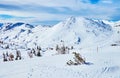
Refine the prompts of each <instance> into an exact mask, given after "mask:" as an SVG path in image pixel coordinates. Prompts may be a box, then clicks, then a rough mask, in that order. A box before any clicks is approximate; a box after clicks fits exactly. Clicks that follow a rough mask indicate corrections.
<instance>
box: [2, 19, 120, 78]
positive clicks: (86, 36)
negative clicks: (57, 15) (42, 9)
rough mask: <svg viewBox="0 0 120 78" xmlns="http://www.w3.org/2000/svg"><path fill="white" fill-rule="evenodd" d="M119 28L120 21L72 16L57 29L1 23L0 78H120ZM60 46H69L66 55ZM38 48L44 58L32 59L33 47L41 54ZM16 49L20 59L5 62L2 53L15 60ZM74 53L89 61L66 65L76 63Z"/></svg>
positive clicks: (55, 26) (55, 27)
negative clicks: (39, 48) (10, 55)
mask: <svg viewBox="0 0 120 78" xmlns="http://www.w3.org/2000/svg"><path fill="white" fill-rule="evenodd" d="M119 26H120V23H119V22H115V23H114V22H112V23H111V22H109V21H101V20H92V19H89V18H83V17H70V18H68V19H66V20H64V21H62V22H60V23H58V24H56V25H54V26H41V25H38V26H33V25H30V24H26V23H21V22H17V23H0V78H56V77H57V78H120V74H119V73H120V62H118V59H120V57H119V56H120V52H119V50H120V30H119V28H120V27H119ZM61 43H62V44H63V43H64V45H65V48H66V47H68V48H67V49H69V50H67V54H58V51H57V50H56V45H57V44H58V45H59V44H61ZM37 45H38V46H40V47H41V50H40V53H41V55H42V56H41V57H37V56H35V55H33V58H32V59H31V58H30V57H29V53H30V52H31V48H32V49H35V52H38V51H37V48H36V47H38V46H37ZM59 46H60V45H59ZM70 46H73V49H71V48H70ZM16 50H19V51H20V52H21V57H22V59H21V60H15V58H14V59H13V61H7V62H3V53H6V52H8V54H10V53H12V54H13V55H15V57H16ZM73 52H77V53H80V54H81V55H82V57H83V58H84V59H85V61H86V62H85V63H84V64H81V65H80V64H78V65H77V64H75V65H71V66H69V65H67V64H66V63H67V62H68V61H70V60H72V61H73V62H75V63H76V61H74V60H76V59H75V57H74V56H73ZM7 58H9V56H8V57H7ZM10 66H11V67H10Z"/></svg>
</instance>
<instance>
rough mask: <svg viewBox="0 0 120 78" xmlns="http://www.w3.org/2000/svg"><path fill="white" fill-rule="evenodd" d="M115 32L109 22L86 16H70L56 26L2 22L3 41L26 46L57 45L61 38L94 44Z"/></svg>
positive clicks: (1, 34) (70, 41)
mask: <svg viewBox="0 0 120 78" xmlns="http://www.w3.org/2000/svg"><path fill="white" fill-rule="evenodd" d="M117 24H118V23H117ZM112 25H113V24H112ZM113 34H114V31H113V27H112V26H110V25H109V24H106V23H105V22H103V21H101V20H92V19H89V18H84V17H70V18H68V19H66V20H64V21H62V22H60V23H58V24H56V25H54V26H41V25H38V26H33V25H30V24H26V23H22V22H17V23H0V40H1V41H4V42H14V43H17V44H18V45H21V46H26V47H33V46H35V45H40V46H44V47H49V46H51V45H52V46H55V45H56V44H59V43H60V42H61V40H62V41H64V43H65V44H66V45H68V46H69V45H79V46H84V45H94V44H96V43H101V42H104V41H106V40H109V38H110V37H112V35H113Z"/></svg>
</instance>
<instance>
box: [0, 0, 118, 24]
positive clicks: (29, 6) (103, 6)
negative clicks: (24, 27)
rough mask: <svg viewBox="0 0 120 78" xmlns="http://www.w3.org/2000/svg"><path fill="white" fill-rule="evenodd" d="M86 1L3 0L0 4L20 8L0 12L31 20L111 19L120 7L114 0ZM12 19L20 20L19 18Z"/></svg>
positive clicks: (6, 8)
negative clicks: (69, 18) (76, 17)
mask: <svg viewBox="0 0 120 78" xmlns="http://www.w3.org/2000/svg"><path fill="white" fill-rule="evenodd" d="M85 1H86V2H83V0H54V1H53V0H1V1H0V4H4V5H6V6H7V5H9V6H12V5H14V6H18V7H19V8H20V9H14V8H13V9H12V10H10V8H8V7H5V8H4V7H3V8H2V9H0V14H6V15H7V14H8V15H13V16H18V17H26V19H21V20H22V21H30V22H32V21H33V22H34V21H38V20H39V21H46V20H47V21H50V20H63V19H65V18H67V17H69V16H85V17H90V18H98V19H110V17H111V16H112V15H114V14H115V12H116V8H117V7H119V6H115V5H113V0H100V1H99V2H98V3H97V4H91V3H90V1H89V0H85ZM41 6H42V7H41ZM41 8H42V9H41ZM52 10H53V11H52ZM65 12H66V13H65ZM28 17H32V18H28ZM4 20H6V19H4ZM11 20H13V21H15V20H18V21H19V19H17V18H13V19H11Z"/></svg>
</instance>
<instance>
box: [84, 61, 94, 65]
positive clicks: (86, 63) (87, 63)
mask: <svg viewBox="0 0 120 78" xmlns="http://www.w3.org/2000/svg"><path fill="white" fill-rule="evenodd" d="M84 64H85V65H93V63H91V62H85V63H84Z"/></svg>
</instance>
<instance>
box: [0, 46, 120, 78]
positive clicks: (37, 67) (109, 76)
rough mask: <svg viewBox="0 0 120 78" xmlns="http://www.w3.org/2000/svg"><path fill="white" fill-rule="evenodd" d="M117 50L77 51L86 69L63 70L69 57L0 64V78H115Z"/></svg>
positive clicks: (107, 48)
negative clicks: (87, 63)
mask: <svg viewBox="0 0 120 78" xmlns="http://www.w3.org/2000/svg"><path fill="white" fill-rule="evenodd" d="M119 49H120V47H111V46H109V47H108V46H107V47H105V48H100V50H99V52H96V51H95V50H86V49H84V50H81V51H79V52H80V53H81V54H82V55H83V56H84V57H85V58H86V61H87V62H89V63H91V64H90V65H84V64H83V65H78V66H67V65H66V61H68V60H69V59H72V54H66V55H55V56H46V57H38V58H33V59H24V60H21V61H13V62H6V63H3V62H1V63H0V78H119V77H120V74H119V73H120V62H118V59H119V56H120V52H119V51H118V50H119Z"/></svg>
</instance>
